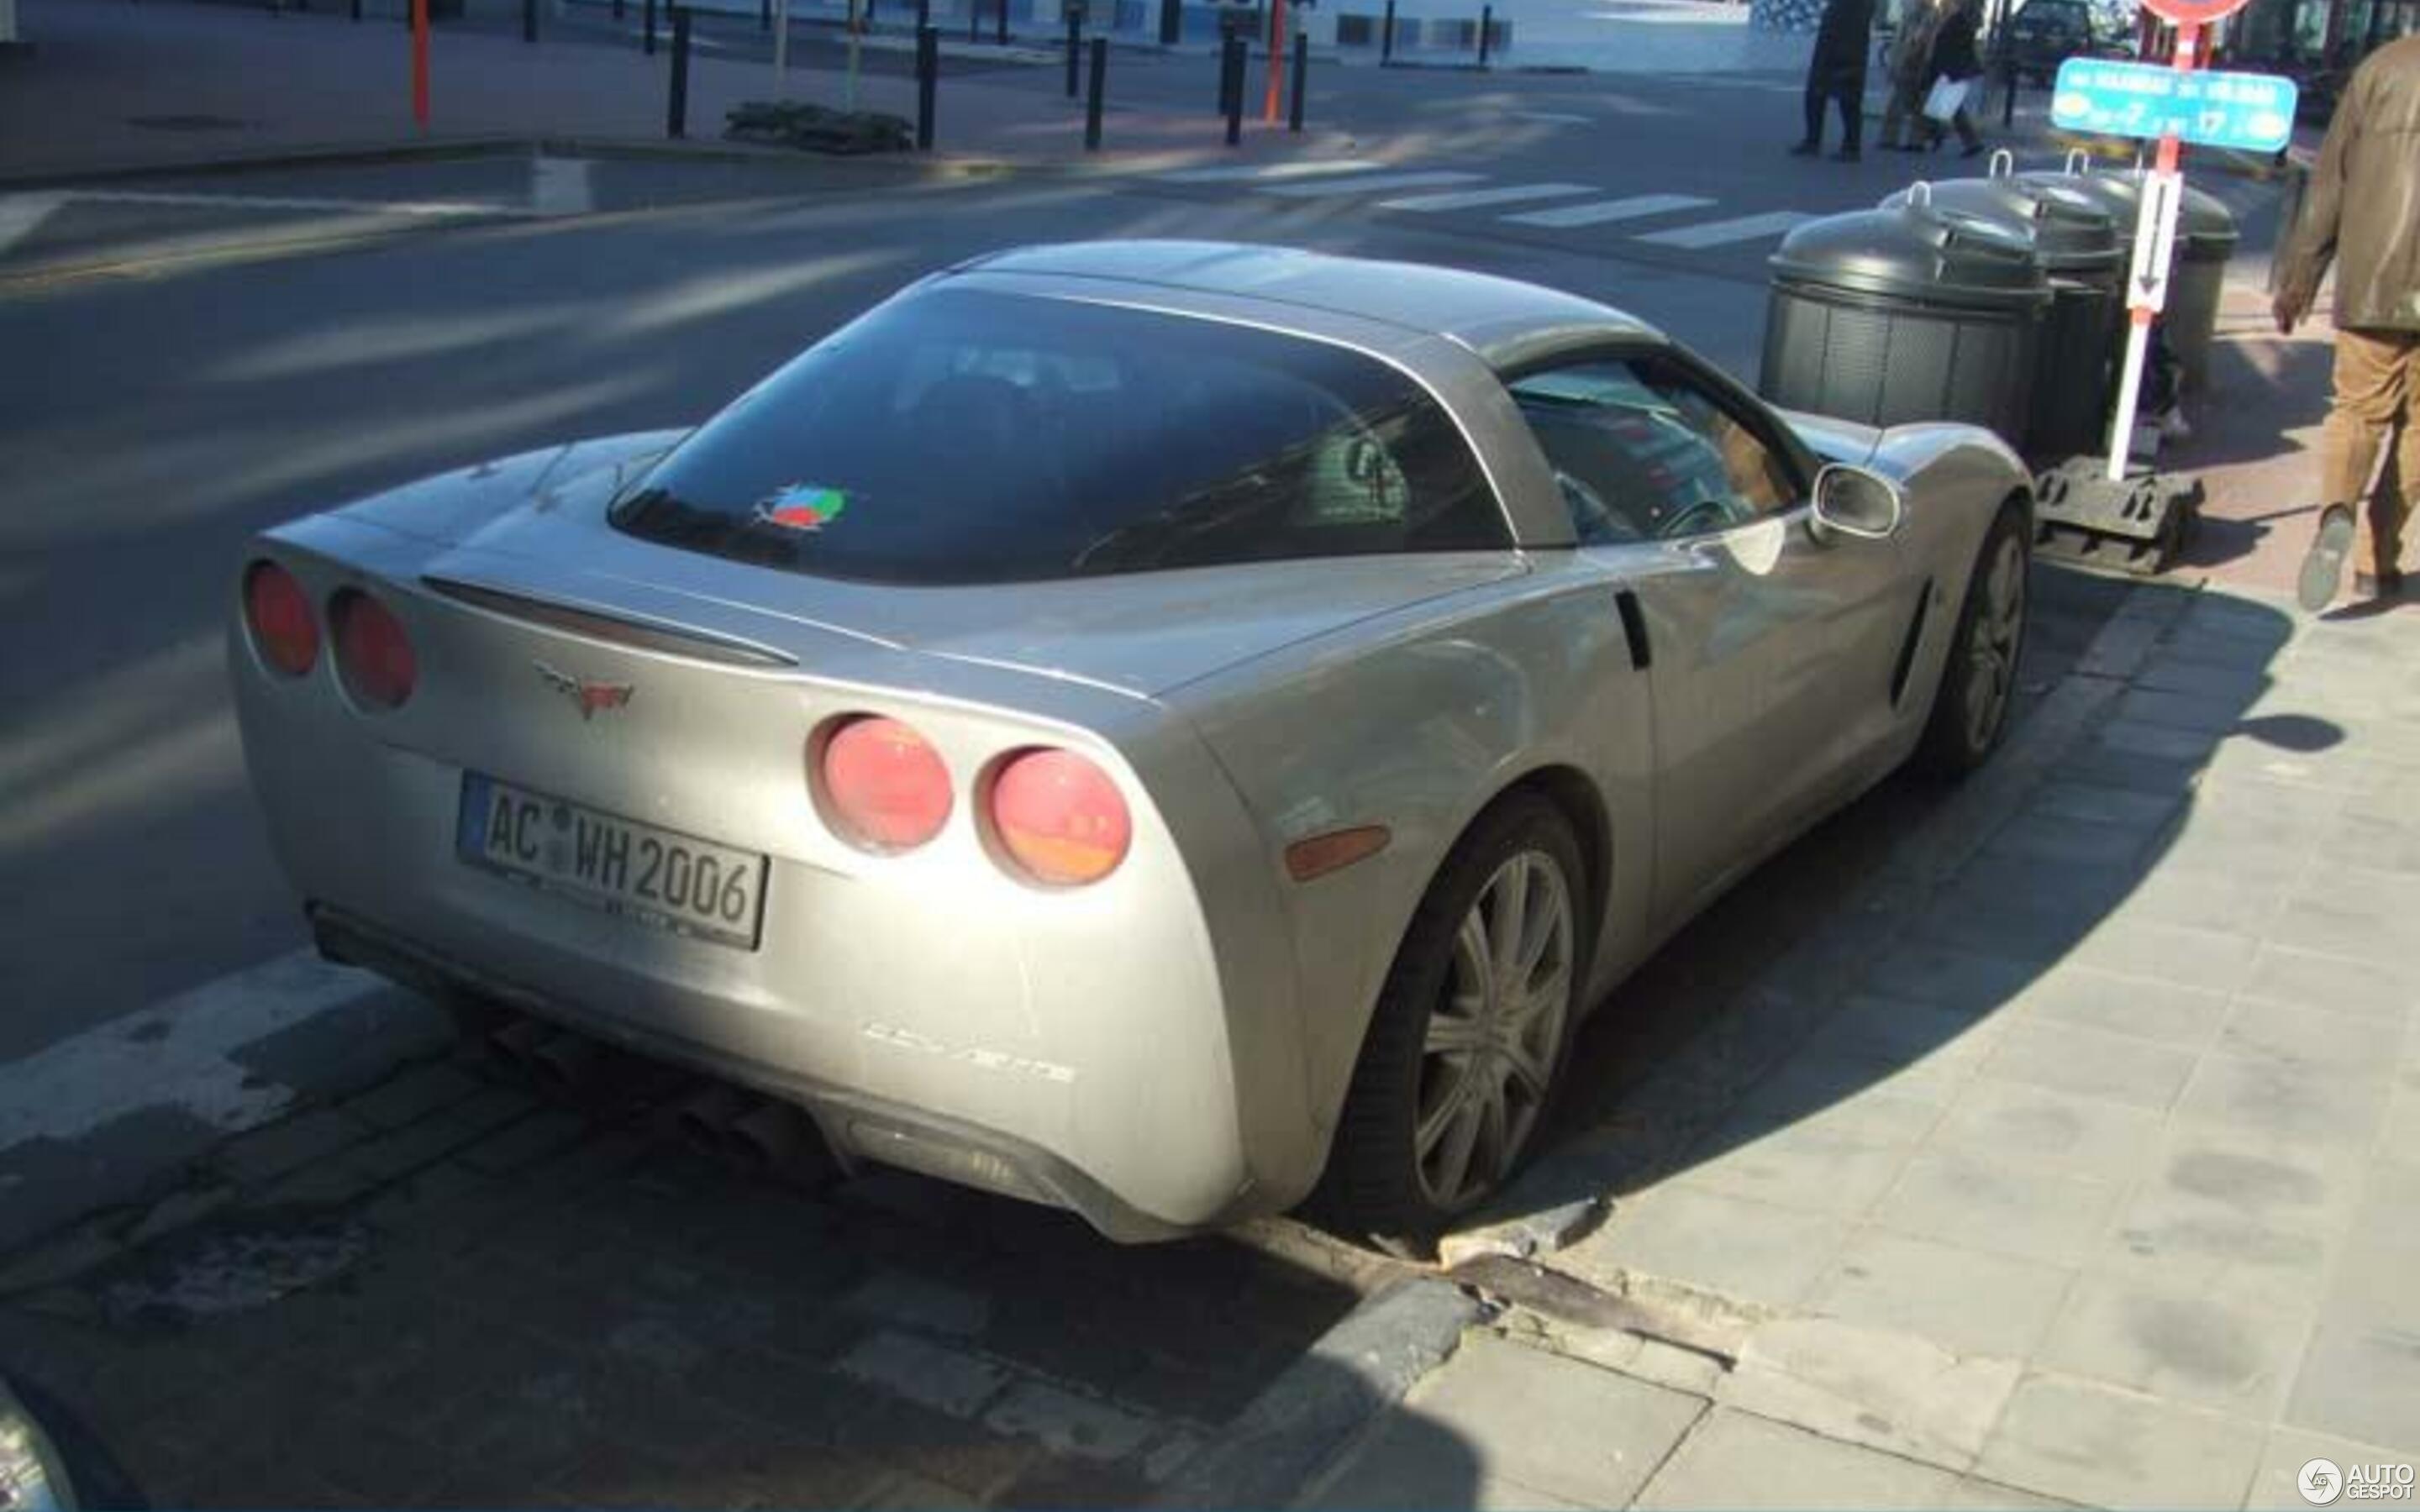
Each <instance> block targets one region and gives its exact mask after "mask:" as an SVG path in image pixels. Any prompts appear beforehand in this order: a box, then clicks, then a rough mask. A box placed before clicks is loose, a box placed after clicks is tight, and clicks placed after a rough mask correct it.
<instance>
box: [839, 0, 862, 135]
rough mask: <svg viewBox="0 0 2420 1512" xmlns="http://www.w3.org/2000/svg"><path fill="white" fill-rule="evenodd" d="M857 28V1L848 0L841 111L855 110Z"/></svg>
mask: <svg viewBox="0 0 2420 1512" xmlns="http://www.w3.org/2000/svg"><path fill="white" fill-rule="evenodd" d="M858 26H859V20H858V9H857V0H848V72H847V74H846V75H845V77H844V78H843V80H842V83H841V91H840V107H841V109H843V110H855V109H857V67H858V47H859V42H858Z"/></svg>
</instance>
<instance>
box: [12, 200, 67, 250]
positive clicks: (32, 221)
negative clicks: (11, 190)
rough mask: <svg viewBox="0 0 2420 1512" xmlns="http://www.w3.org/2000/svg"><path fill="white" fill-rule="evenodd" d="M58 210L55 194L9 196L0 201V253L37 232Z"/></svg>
mask: <svg viewBox="0 0 2420 1512" xmlns="http://www.w3.org/2000/svg"><path fill="white" fill-rule="evenodd" d="M57 208H59V196H58V195H56V194H11V195H9V196H8V197H7V198H6V199H0V252H7V251H8V249H9V248H10V247H13V246H15V245H16V244H17V243H18V242H20V241H23V240H24V239H26V238H27V237H29V236H32V235H33V234H34V233H35V232H36V231H38V230H39V229H40V228H41V224H42V223H43V222H44V221H46V220H49V219H50V216H51V212H52V211H53V210H55V209H57Z"/></svg>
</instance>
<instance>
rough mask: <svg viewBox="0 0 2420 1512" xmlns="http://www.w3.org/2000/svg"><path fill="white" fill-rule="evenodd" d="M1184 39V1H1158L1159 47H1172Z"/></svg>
mask: <svg viewBox="0 0 2420 1512" xmlns="http://www.w3.org/2000/svg"><path fill="white" fill-rule="evenodd" d="M1184 37H1185V0H1159V45H1160V46H1162V47H1174V46H1175V45H1176V44H1177V43H1178V42H1179V41H1181V40H1183V39H1184Z"/></svg>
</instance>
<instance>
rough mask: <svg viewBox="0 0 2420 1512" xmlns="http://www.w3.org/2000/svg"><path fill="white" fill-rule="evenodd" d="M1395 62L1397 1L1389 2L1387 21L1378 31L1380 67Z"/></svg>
mask: <svg viewBox="0 0 2420 1512" xmlns="http://www.w3.org/2000/svg"><path fill="white" fill-rule="evenodd" d="M1393 61H1395V0H1387V19H1386V22H1385V23H1383V24H1382V25H1381V26H1380V27H1379V30H1378V66H1379V67H1380V68H1382V69H1383V68H1385V67H1386V66H1387V65H1388V64H1389V63H1392V62H1393Z"/></svg>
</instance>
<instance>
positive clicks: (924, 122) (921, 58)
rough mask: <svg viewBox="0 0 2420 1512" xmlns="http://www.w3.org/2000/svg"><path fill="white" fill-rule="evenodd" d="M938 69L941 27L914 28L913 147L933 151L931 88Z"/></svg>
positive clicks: (936, 77) (921, 150)
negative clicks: (914, 129)
mask: <svg viewBox="0 0 2420 1512" xmlns="http://www.w3.org/2000/svg"><path fill="white" fill-rule="evenodd" d="M940 72H941V29H940V28H939V26H919V27H917V28H916V149H917V150H918V151H920V152H930V151H932V150H933V88H934V85H935V83H936V81H937V80H938V79H939V75H940Z"/></svg>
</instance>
